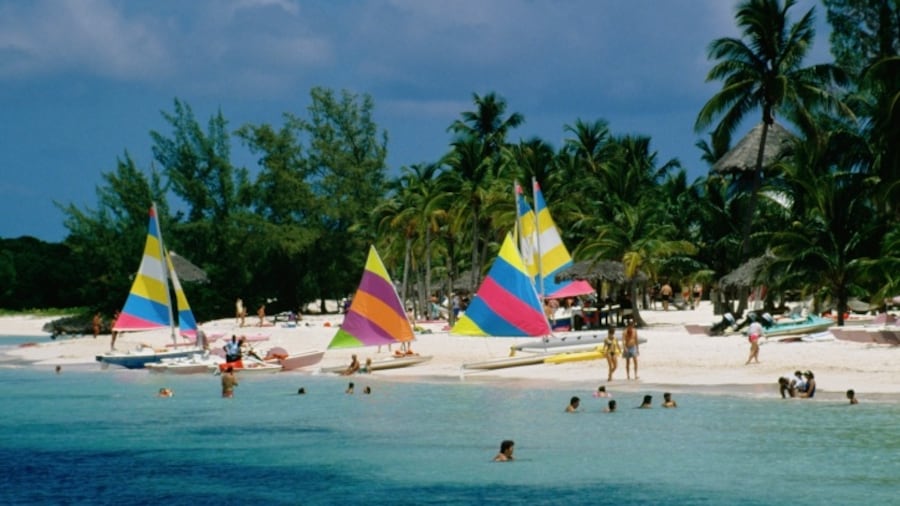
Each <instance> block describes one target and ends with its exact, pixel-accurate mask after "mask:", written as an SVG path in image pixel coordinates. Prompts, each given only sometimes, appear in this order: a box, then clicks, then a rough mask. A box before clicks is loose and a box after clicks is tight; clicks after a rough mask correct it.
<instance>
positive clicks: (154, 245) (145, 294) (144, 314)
mask: <svg viewBox="0 0 900 506" xmlns="http://www.w3.org/2000/svg"><path fill="white" fill-rule="evenodd" d="M164 255H165V262H163V256H164ZM170 279H171V281H172V287H173V290H174V292H175V299H176V306H177V309H178V322H179V327H180V329H181V334H182V335H184V336H188V337H192V338H195V337H196V335H197V320H196V319H195V318H194V314H193V313H192V312H191V307H190V305H189V304H188V301H187V297H186V296H185V294H184V289H183V288H182V286H181V282H180V281H179V280H178V275H177V274H175V268H174V267H173V265H172V259H171V258H170V257H169V254H168V253H167V252H166V250H165V245H164V244H163V241H162V235H161V233H160V229H159V219H158V218H157V214H156V206H155V205H153V206H151V207H150V223H149V225H148V226H147V241H146V242H145V243H144V256H143V257H142V258H141V265H140V267H138V272H137V275H136V276H135V277H134V282H133V283H132V285H131V291H130V292H129V293H128V298H127V299H126V300H125V307H123V308H122V311H121V313H120V314H119V318H118V319H117V320H116V324H115V326H114V327H113V330H114V331H116V332H128V331H138V330H154V329H160V328H166V327H168V328H172V329H173V338H174V322H173V318H172V310H171V298H170V296H169V280H170Z"/></svg>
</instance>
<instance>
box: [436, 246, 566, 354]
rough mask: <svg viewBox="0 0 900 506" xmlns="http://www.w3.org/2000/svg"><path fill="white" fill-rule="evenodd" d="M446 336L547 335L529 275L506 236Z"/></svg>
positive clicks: (542, 313)
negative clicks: (468, 301)
mask: <svg viewBox="0 0 900 506" xmlns="http://www.w3.org/2000/svg"><path fill="white" fill-rule="evenodd" d="M450 333H451V334H459V335H470V336H508V337H522V336H544V335H548V334H550V324H549V323H548V321H547V318H546V316H545V315H544V311H543V308H542V306H541V301H540V299H539V298H538V295H537V292H535V290H534V285H533V284H532V282H531V276H530V275H529V274H528V271H527V270H526V268H525V263H524V262H523V261H522V257H521V256H520V255H519V250H518V249H516V245H515V243H514V242H513V239H512V236H510V235H509V234H507V235H506V239H505V240H504V241H503V245H502V246H501V247H500V253H499V254H498V255H497V258H496V259H495V260H494V264H493V265H491V269H490V271H488V275H487V277H486V278H485V279H484V281H483V282H482V283H481V286H480V287H478V292H477V293H476V294H475V297H473V298H472V301H471V303H470V304H469V307H467V308H466V312H465V314H463V315H462V316H461V317H460V319H459V321H458V322H456V325H454V326H453V328H452V329H451V330H450Z"/></svg>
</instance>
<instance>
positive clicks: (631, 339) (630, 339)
mask: <svg viewBox="0 0 900 506" xmlns="http://www.w3.org/2000/svg"><path fill="white" fill-rule="evenodd" d="M622 344H624V345H625V352H624V353H622V356H623V357H625V377H626V378H627V379H631V362H632V361H634V379H638V359H637V358H638V355H640V353H641V350H640V347H639V346H638V335H637V329H635V328H634V320H628V325H627V326H626V327H625V332H624V333H623V334H622Z"/></svg>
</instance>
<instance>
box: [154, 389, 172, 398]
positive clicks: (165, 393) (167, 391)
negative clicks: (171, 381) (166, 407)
mask: <svg viewBox="0 0 900 506" xmlns="http://www.w3.org/2000/svg"><path fill="white" fill-rule="evenodd" d="M173 395H175V392H173V391H172V390H170V389H168V388H166V387H162V388H160V389H159V392H158V393H157V394H156V396H157V397H172V396H173Z"/></svg>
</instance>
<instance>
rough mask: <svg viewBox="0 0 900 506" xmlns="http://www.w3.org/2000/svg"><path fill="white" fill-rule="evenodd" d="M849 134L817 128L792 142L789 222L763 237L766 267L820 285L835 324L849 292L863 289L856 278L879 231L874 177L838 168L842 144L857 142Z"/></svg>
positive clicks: (871, 254) (843, 153)
mask: <svg viewBox="0 0 900 506" xmlns="http://www.w3.org/2000/svg"><path fill="white" fill-rule="evenodd" d="M849 137H851V136H850V135H848V134H845V133H843V132H840V131H836V132H822V133H820V134H819V135H817V136H815V137H813V138H811V139H807V140H805V141H803V142H797V146H796V147H795V150H794V151H795V154H794V160H793V161H792V162H790V163H787V164H785V182H786V183H787V187H788V195H789V196H790V198H791V201H792V204H793V205H792V206H790V207H791V212H792V213H793V224H792V225H791V226H789V227H785V228H784V229H783V230H779V231H777V232H775V233H773V234H772V236H771V239H770V240H769V244H770V246H771V249H772V252H773V253H774V254H775V257H776V259H775V261H774V263H773V264H772V265H771V267H770V269H772V270H778V271H780V274H781V276H780V277H794V278H797V279H801V280H804V281H807V282H809V283H811V284H812V285H813V286H818V287H821V288H822V289H823V290H824V292H825V294H826V295H830V296H831V297H832V298H833V299H834V301H835V302H836V303H837V307H836V310H837V314H838V325H843V324H844V312H845V311H846V310H847V300H848V298H849V297H850V296H851V295H854V293H852V292H854V291H855V292H859V294H863V293H866V292H868V290H866V289H865V288H864V287H863V286H861V284H862V283H863V282H864V281H865V277H866V276H865V275H866V267H867V264H868V263H869V262H870V259H872V258H875V257H877V256H878V254H879V241H878V239H879V238H881V237H882V236H883V235H884V233H885V228H884V225H885V224H884V222H883V221H881V220H877V219H876V216H877V214H876V209H875V206H874V200H873V195H874V193H873V192H874V190H875V189H876V186H877V181H876V180H875V179H873V178H869V177H867V175H866V174H863V173H860V172H856V171H850V170H845V169H841V167H843V166H845V164H846V158H847V156H846V153H847V150H846V149H844V147H845V146H847V145H849V144H855V143H857V142H858V140H857V139H851V138H849Z"/></svg>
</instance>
